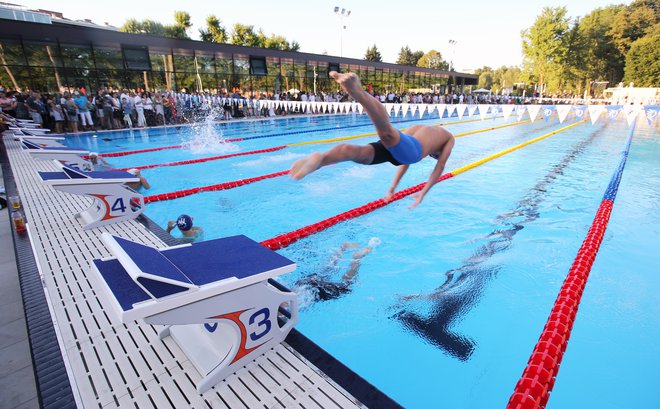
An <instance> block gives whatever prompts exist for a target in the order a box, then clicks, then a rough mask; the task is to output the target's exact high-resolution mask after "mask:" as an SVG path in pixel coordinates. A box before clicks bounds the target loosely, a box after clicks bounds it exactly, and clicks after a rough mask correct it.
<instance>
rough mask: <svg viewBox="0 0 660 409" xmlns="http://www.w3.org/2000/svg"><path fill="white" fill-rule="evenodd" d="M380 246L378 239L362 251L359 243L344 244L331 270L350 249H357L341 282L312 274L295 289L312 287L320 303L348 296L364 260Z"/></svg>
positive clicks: (332, 262)
mask: <svg viewBox="0 0 660 409" xmlns="http://www.w3.org/2000/svg"><path fill="white" fill-rule="evenodd" d="M379 244H380V239H379V238H377V237H373V238H371V240H369V244H367V246H366V247H365V248H363V249H362V250H358V249H359V248H360V246H359V245H358V244H357V243H349V242H347V243H344V244H342V245H341V248H340V250H339V252H338V254H337V255H335V256H334V257H333V259H332V260H331V263H330V264H331V268H334V267H336V265H337V264H338V263H339V261H340V260H341V259H342V258H343V255H344V252H346V250H348V249H356V251H355V252H354V253H353V255H352V256H351V261H350V263H349V268H348V270H347V271H346V272H345V273H344V274H343V275H342V277H341V281H332V280H330V279H329V278H328V277H327V276H326V275H321V274H316V273H315V274H312V275H310V276H307V277H304V278H302V279H300V280H299V281H297V282H296V284H295V286H294V287H310V288H312V290H313V291H314V295H315V298H316V299H317V300H318V301H328V300H334V299H335V298H339V297H341V296H342V295H344V294H348V293H350V292H351V290H352V286H353V284H354V283H355V279H356V277H357V273H358V270H359V269H360V265H361V264H362V259H363V258H364V256H366V255H367V254H369V253H371V251H372V250H373V249H375V248H376V247H377V246H378V245H379Z"/></svg>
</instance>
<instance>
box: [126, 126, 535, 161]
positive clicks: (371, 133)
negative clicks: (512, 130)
mask: <svg viewBox="0 0 660 409" xmlns="http://www.w3.org/2000/svg"><path fill="white" fill-rule="evenodd" d="M527 122H529V121H528V120H525V121H518V122H512V123H510V124H504V125H498V126H494V127H490V128H484V129H478V130H476V131H469V132H464V133H462V134H457V135H455V136H454V137H455V138H456V137H460V136H465V135H472V134H476V133H480V132H487V131H492V130H494V129H499V128H506V127H508V126H514V125H520V124H523V123H527ZM442 125H443V124H439V125H434V126H442ZM402 131H405V128H404V129H402ZM377 134H378V133H377V132H370V133H363V134H359V135H352V136H343V137H339V138H330V139H318V140H314V141H307V142H298V143H292V144H288V145H280V146H275V147H272V148H266V149H258V150H254V151H245V152H239V153H232V154H227V155H218V156H209V157H207V158H199V159H188V160H182V161H177V162H165V163H155V164H152V165H142V166H133V167H129V168H119V169H117V170H123V171H126V170H129V169H139V170H144V169H153V168H159V167H164V166H181V165H192V164H195V163H203V162H211V161H216V160H221V159H227V158H233V157H236V156H246V155H256V154H259V153H267V152H275V151H279V150H282V149H285V148H289V147H296V146H302V145H315V144H323V143H334V142H341V141H348V140H351V139H359V138H366V137H369V136H374V135H377Z"/></svg>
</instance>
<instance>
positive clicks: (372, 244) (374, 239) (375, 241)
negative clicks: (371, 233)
mask: <svg viewBox="0 0 660 409" xmlns="http://www.w3.org/2000/svg"><path fill="white" fill-rule="evenodd" d="M379 245H380V239H379V238H378V237H372V238H370V239H369V243H367V246H369V247H370V248H372V249H375V248H376V247H378V246H379Z"/></svg>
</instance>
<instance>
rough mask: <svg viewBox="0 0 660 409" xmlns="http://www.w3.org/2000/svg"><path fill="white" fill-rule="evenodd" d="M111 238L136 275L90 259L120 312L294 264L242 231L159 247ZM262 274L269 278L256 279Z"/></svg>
mask: <svg viewBox="0 0 660 409" xmlns="http://www.w3.org/2000/svg"><path fill="white" fill-rule="evenodd" d="M114 239H115V241H116V242H117V244H118V245H119V246H120V247H121V250H122V251H123V252H124V253H125V255H127V256H128V257H130V260H131V262H132V263H134V265H135V266H137V268H138V269H139V270H140V274H138V276H137V277H133V276H131V274H130V273H129V272H128V271H127V266H125V265H122V263H121V262H120V261H119V260H118V259H111V260H107V261H103V260H94V261H93V262H94V265H95V266H96V269H97V270H98V271H99V273H100V274H101V277H102V278H103V279H104V281H105V283H106V284H107V286H108V288H109V290H110V292H111V293H112V294H113V295H114V297H115V298H116V300H117V302H118V304H119V305H120V307H121V309H122V310H123V311H124V312H126V311H129V310H131V309H133V308H134V304H136V303H140V302H142V301H147V300H150V299H152V298H154V297H155V298H156V299H158V298H161V297H165V296H170V295H174V294H177V293H181V292H185V291H188V290H189V289H190V288H191V287H192V288H204V286H209V285H211V284H216V283H220V282H222V281H223V280H227V279H230V278H234V279H235V280H231V282H235V281H236V280H245V279H248V278H249V277H253V276H255V275H259V274H263V273H269V272H273V271H274V270H279V271H280V272H279V273H277V274H276V275H278V274H280V273H282V272H288V271H292V270H293V268H294V266H295V263H294V262H293V261H291V260H289V259H288V258H286V257H284V256H281V255H279V254H277V253H276V252H274V251H272V250H270V249H268V248H266V247H264V246H262V245H261V244H259V243H257V242H256V241H254V240H252V239H250V238H248V237H246V236H243V235H239V236H232V237H225V238H221V239H215V240H209V241H205V242H201V243H194V244H192V245H186V246H181V247H174V248H171V249H166V250H162V251H159V250H157V249H154V248H153V247H149V246H145V245H142V244H139V243H135V242H132V241H129V240H125V239H122V238H118V237H114ZM115 255H116V254H115ZM287 267H289V269H286V268H287ZM266 278H270V277H264V278H262V279H261V280H265V279H266ZM261 280H258V281H261ZM177 283H178V284H177ZM145 289H146V290H147V291H148V292H147V291H145ZM152 296H153V297H152Z"/></svg>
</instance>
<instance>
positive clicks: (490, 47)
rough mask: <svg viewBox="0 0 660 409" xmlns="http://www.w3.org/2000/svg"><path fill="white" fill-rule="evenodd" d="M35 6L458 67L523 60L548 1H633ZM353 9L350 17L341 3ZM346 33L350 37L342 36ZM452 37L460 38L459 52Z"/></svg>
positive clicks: (586, 7) (137, 1) (143, 0)
mask: <svg viewBox="0 0 660 409" xmlns="http://www.w3.org/2000/svg"><path fill="white" fill-rule="evenodd" d="M13 2H15V3H19V4H22V5H24V6H26V7H28V8H43V9H48V10H54V11H60V12H63V13H64V16H65V17H67V18H70V19H84V18H88V19H91V20H92V21H94V22H95V23H98V24H103V23H104V22H108V23H110V24H112V25H114V26H121V25H122V24H123V23H124V21H126V19H128V18H131V17H132V18H136V19H138V20H141V19H147V18H148V19H152V20H156V21H159V22H161V23H164V24H172V23H173V22H174V11H175V10H183V11H187V12H189V13H190V15H191V18H192V22H193V27H192V29H191V30H190V31H189V35H190V36H191V38H193V39H199V29H200V28H204V27H205V20H206V17H207V16H208V15H210V14H215V15H216V16H217V17H218V18H219V19H220V21H221V23H222V25H223V26H225V27H226V28H227V29H230V28H231V27H232V26H233V25H234V24H235V23H241V24H247V25H253V26H255V29H258V28H259V27H261V28H263V30H264V32H265V33H266V34H268V35H270V34H271V33H274V34H279V35H282V36H284V37H285V38H286V39H287V40H289V41H292V40H295V41H297V42H298V43H299V44H300V51H302V52H309V53H314V54H323V53H326V52H327V54H329V55H336V56H339V55H340V54H343V56H344V57H351V58H363V57H364V54H365V52H366V50H367V48H369V47H371V46H372V45H374V44H375V45H376V46H377V48H378V50H379V51H380V53H381V55H382V57H383V61H384V62H390V63H394V62H396V59H397V57H398V53H399V50H400V49H401V47H403V46H406V45H407V46H409V47H410V49H411V50H412V51H417V50H421V51H424V52H427V51H429V50H431V49H435V50H437V51H439V52H440V53H441V54H442V56H443V58H444V59H445V60H447V61H449V60H452V59H453V61H454V63H455V64H454V65H455V67H456V69H457V70H458V71H462V70H466V69H474V68H479V67H482V66H484V65H488V66H491V67H493V68H497V67H499V66H501V65H520V63H521V60H522V55H521V37H520V32H521V30H523V29H526V28H528V27H530V26H531V25H532V24H533V22H534V20H535V19H536V16H537V15H538V14H539V13H540V12H541V10H542V8H543V7H545V6H551V7H555V6H566V7H567V9H568V15H569V16H570V17H572V18H575V17H583V16H584V15H585V14H587V13H589V12H590V11H592V10H594V9H596V8H598V7H605V6H607V5H609V4H613V3H625V4H629V3H630V2H631V0H622V1H619V2H616V1H612V0H572V1H570V3H569V2H567V1H566V0H563V1H561V0H559V1H558V0H518V1H513V0H497V1H495V0H468V1H465V0H463V1H438V0H434V1H433V0H417V1H411V2H407V1H392V0H360V1H357V0H341V1H340V0H333V1H327V0H305V1H301V0H270V1H261V0H251V1H240V0H233V1H224V0H214V1H212V0H193V1H185V2H184V1H168V0H159V1H153V0H111V1H98V0H92V1H79V0H76V1H71V0H64V1H52V0H30V1H28V0H23V1H21V0H13ZM335 6H339V7H341V8H345V9H347V10H351V15H350V17H348V18H345V19H344V20H343V22H344V24H345V25H346V29H345V30H343V33H342V30H340V27H341V22H340V18H339V17H338V16H337V15H335V13H334V11H333V10H334V7H335ZM342 34H343V35H342ZM449 40H454V41H456V44H455V45H454V50H453V52H452V46H450V44H449Z"/></svg>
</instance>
